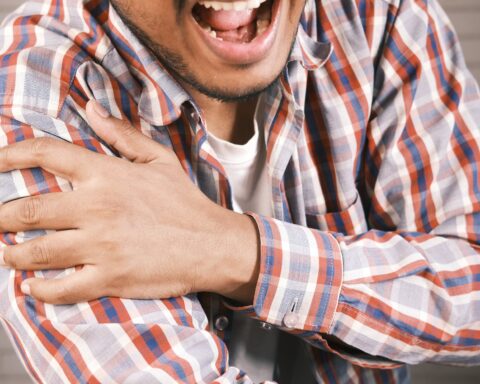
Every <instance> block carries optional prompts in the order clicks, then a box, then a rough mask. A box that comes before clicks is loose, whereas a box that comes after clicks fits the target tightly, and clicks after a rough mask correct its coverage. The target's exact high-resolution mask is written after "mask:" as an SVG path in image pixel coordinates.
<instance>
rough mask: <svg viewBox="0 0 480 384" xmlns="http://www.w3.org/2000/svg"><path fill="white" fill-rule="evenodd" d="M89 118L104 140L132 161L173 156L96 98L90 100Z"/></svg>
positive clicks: (137, 161) (140, 161) (143, 161)
mask: <svg viewBox="0 0 480 384" xmlns="http://www.w3.org/2000/svg"><path fill="white" fill-rule="evenodd" d="M87 119H88V122H89V124H90V127H91V128H92V129H93V130H94V131H95V133H96V134H97V135H98V136H99V137H100V138H101V139H102V140H104V141H105V142H106V143H107V144H108V145H110V146H112V147H114V148H115V149H116V150H117V151H118V152H120V154H122V155H123V156H125V157H126V158H127V159H128V160H130V161H133V162H136V163H151V162H154V161H156V160H161V159H162V157H164V156H168V158H171V156H172V152H171V151H170V150H169V149H167V148H166V147H165V146H163V145H161V144H158V143H157V142H155V141H153V140H152V139H150V138H148V137H147V136H145V135H144V134H143V133H141V132H140V131H138V130H137V129H135V128H134V127H133V126H132V125H131V124H130V122H128V121H127V120H119V119H116V118H114V117H112V116H110V114H109V113H108V112H107V111H106V110H105V109H104V108H103V107H102V106H101V105H100V103H98V102H97V101H95V100H90V101H89V102H88V104H87Z"/></svg>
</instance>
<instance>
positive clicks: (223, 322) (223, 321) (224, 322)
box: [213, 316, 230, 332]
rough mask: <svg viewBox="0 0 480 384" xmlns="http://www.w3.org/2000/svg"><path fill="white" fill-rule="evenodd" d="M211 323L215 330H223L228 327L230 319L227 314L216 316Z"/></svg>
mask: <svg viewBox="0 0 480 384" xmlns="http://www.w3.org/2000/svg"><path fill="white" fill-rule="evenodd" d="M213 324H214V326H215V329H216V330H217V331H219V332H223V331H225V330H226V329H227V328H228V325H229V324H230V321H229V320H228V317H227V316H218V317H217V318H216V319H215V322H214V323H213Z"/></svg>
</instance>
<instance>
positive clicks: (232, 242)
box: [0, 101, 258, 304]
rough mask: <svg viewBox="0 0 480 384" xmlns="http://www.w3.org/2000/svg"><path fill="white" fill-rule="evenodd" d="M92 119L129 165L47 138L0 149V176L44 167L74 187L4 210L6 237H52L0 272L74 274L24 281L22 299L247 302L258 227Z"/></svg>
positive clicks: (129, 133) (122, 125)
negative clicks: (218, 297)
mask: <svg viewBox="0 0 480 384" xmlns="http://www.w3.org/2000/svg"><path fill="white" fill-rule="evenodd" d="M87 118H88V120H89V123H90V124H91V127H92V129H93V130H94V131H95V132H96V134H97V135H98V136H99V137H100V138H101V139H103V140H104V141H105V142H106V143H107V144H109V145H110V146H112V147H114V148H115V149H116V150H117V151H118V152H119V153H120V154H122V155H123V156H124V157H125V159H121V158H116V157H111V156H105V155H101V154H98V153H94V152H91V151H89V150H87V149H84V148H81V147H79V146H75V145H73V144H70V143H66V142H62V141H60V140H54V139H49V138H40V139H33V140H26V141H23V142H19V143H16V144H13V145H9V146H7V147H4V148H2V149H0V172H8V171H12V170H17V169H28V168H34V167H40V168H43V169H44V170H46V171H48V172H50V173H53V174H55V175H57V176H60V177H63V178H66V179H68V180H69V181H70V182H71V184H72V186H73V191H72V192H62V193H50V194H46V195H40V196H34V197H28V198H24V199H20V200H16V201H12V202H10V203H7V204H4V205H0V232H19V231H29V230H35V229H43V230H56V232H53V233H51V234H48V235H46V236H43V237H39V238H36V239H34V240H30V241H28V242H26V243H23V244H19V245H13V246H9V247H7V248H5V249H4V251H3V255H0V263H1V262H2V258H3V263H4V264H5V265H6V266H8V267H11V268H13V269H18V270H47V269H64V268H69V267H78V268H77V272H75V273H73V274H71V275H69V276H67V277H64V278H62V279H54V280H44V279H38V278H34V279H29V280H26V281H25V282H24V283H23V284H22V291H23V292H24V293H25V294H29V295H31V296H33V297H35V298H37V299H39V300H42V301H46V302H49V303H53V304H68V303H76V302H81V301H89V300H93V299H97V298H99V297H103V296H115V297H124V298H138V299H147V298H149V299H150V298H151V299H157V298H168V297H174V296H179V295H185V294H188V293H191V292H199V291H211V292H216V293H220V294H223V295H225V296H228V297H231V298H233V299H237V300H241V301H245V302H249V301H251V300H252V298H253V294H254V290H255V283H256V279H257V277H258V256H257V247H258V245H257V244H258V239H257V233H256V228H255V225H254V224H253V221H252V220H251V219H250V218H249V217H248V216H246V215H240V214H236V213H233V212H231V211H229V210H227V209H224V208H222V207H220V206H218V205H216V204H214V203H213V202H211V201H210V200H209V199H208V198H207V197H206V196H205V195H204V194H203V193H202V192H201V191H200V190H199V189H198V188H197V187H196V186H195V185H194V184H193V183H192V182H191V180H190V179H189V178H188V176H187V175H186V173H185V172H184V171H183V169H182V167H181V164H180V162H179V161H178V158H177V157H176V155H175V154H174V152H173V151H171V150H170V149H168V148H166V147H164V146H162V145H160V144H158V143H156V142H154V141H153V140H151V139H149V138H147V137H146V136H144V135H143V134H142V133H141V132H139V131H138V130H137V129H135V128H134V127H132V126H131V125H130V124H129V123H128V122H126V121H124V120H117V119H115V118H113V117H111V116H109V114H108V112H107V111H105V109H103V108H102V107H101V106H100V104H98V103H97V102H95V101H90V102H89V103H88V105H87Z"/></svg>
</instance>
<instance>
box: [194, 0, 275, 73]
mask: <svg viewBox="0 0 480 384" xmlns="http://www.w3.org/2000/svg"><path fill="white" fill-rule="evenodd" d="M280 1H281V0H246V1H244V0H241V1H229V2H226V1H209V0H200V1H198V3H197V4H195V6H194V7H193V9H192V16H193V19H194V20H195V24H196V26H197V29H199V30H200V31H201V33H200V34H201V35H202V38H203V40H204V41H205V42H206V44H207V45H208V46H209V47H210V49H211V50H212V51H213V52H214V53H215V54H216V55H217V56H220V57H221V58H223V59H224V60H226V61H228V62H232V63H237V64H247V63H252V62H254V61H257V60H259V59H261V58H262V57H264V56H265V55H266V53H267V52H268V50H269V48H271V46H272V45H273V42H274V40H275V35H276V32H277V29H278V28H277V24H278V23H277V22H276V21H277V19H278V13H279V8H280V7H279V3H280Z"/></svg>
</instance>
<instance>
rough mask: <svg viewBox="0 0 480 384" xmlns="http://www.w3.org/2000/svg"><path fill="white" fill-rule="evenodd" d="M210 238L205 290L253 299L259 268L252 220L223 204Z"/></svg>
mask: <svg viewBox="0 0 480 384" xmlns="http://www.w3.org/2000/svg"><path fill="white" fill-rule="evenodd" d="M222 211H223V212H222V217H221V219H220V220H219V225H218V230H217V231H216V233H215V234H214V236H215V238H214V240H213V241H212V242H211V244H212V246H211V248H212V249H211V251H212V252H210V255H211V256H213V255H215V256H214V257H212V258H211V261H212V263H210V266H209V267H208V268H209V271H208V272H204V273H206V274H208V276H209V280H210V283H209V284H208V285H209V289H208V291H211V292H215V293H217V294H220V295H222V296H225V297H228V298H230V299H233V300H236V301H239V302H242V303H245V304H249V303H252V302H253V298H254V295H255V288H256V285H257V281H258V275H259V270H260V257H259V236H258V230H257V226H256V224H255V222H254V220H253V219H252V218H251V217H250V216H248V215H244V214H239V213H235V212H232V211H229V210H226V209H224V208H222Z"/></svg>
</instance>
